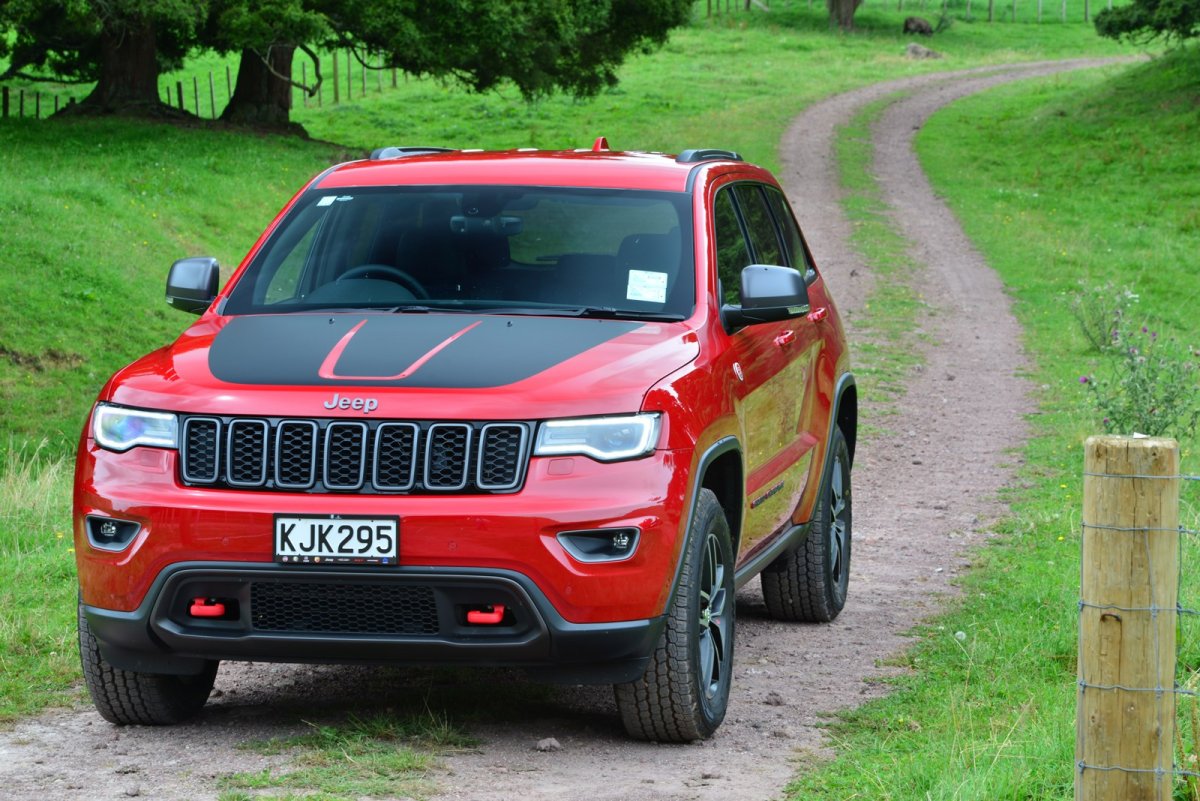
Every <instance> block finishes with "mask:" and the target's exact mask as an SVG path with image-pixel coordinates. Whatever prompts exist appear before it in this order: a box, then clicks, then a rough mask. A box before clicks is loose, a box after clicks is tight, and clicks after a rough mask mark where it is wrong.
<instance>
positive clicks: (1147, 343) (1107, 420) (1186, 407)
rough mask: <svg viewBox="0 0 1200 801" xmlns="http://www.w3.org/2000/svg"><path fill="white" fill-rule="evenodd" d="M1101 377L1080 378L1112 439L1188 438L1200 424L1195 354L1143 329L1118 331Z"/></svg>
mask: <svg viewBox="0 0 1200 801" xmlns="http://www.w3.org/2000/svg"><path fill="white" fill-rule="evenodd" d="M1109 349H1110V350H1111V352H1112V356H1113V358H1112V359H1111V360H1110V361H1109V365H1108V370H1107V375H1106V376H1104V377H1096V376H1091V375H1088V376H1083V377H1081V378H1080V379H1079V381H1080V382H1081V383H1083V384H1085V385H1086V386H1087V388H1088V390H1089V391H1090V392H1089V394H1090V396H1091V398H1092V401H1093V403H1094V404H1095V405H1096V409H1097V411H1099V412H1100V414H1101V416H1102V417H1103V420H1104V428H1105V430H1107V431H1109V432H1112V433H1117V434H1133V433H1139V434H1147V435H1149V436H1174V437H1179V438H1182V437H1185V436H1191V435H1192V434H1194V433H1195V432H1196V426H1197V423H1200V386H1198V384H1197V382H1198V381H1200V366H1198V364H1197V360H1198V359H1200V351H1197V350H1193V349H1191V348H1187V347H1184V346H1182V345H1181V344H1179V343H1178V342H1176V341H1174V340H1171V339H1168V338H1166V337H1159V336H1158V333H1157V332H1154V331H1150V330H1148V329H1147V328H1146V327H1145V326H1143V327H1142V328H1141V329H1140V330H1137V329H1134V330H1132V331H1130V330H1129V329H1121V328H1118V329H1117V330H1116V332H1115V334H1114V336H1112V338H1111V344H1110V345H1109Z"/></svg>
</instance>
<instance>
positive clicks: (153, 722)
mask: <svg viewBox="0 0 1200 801" xmlns="http://www.w3.org/2000/svg"><path fill="white" fill-rule="evenodd" d="M79 659H80V661H81V662H82V664H83V680H84V683H86V684H87V688H88V692H89V693H91V696H92V703H94V704H95V705H96V711H97V712H99V713H100V717H102V718H104V719H105V720H107V721H108V722H109V723H116V724H117V725H119V726H124V725H129V724H140V725H143V726H168V725H171V724H173V723H180V722H182V721H184V720H187V719H188V718H190V717H192V716H193V715H195V714H196V713H197V712H199V711H200V709H201V708H202V707H203V706H204V704H205V703H206V702H207V701H208V695H209V693H211V692H212V688H213V682H214V681H215V680H216V678H217V662H215V661H211V662H208V663H206V664H205V667H204V669H203V670H202V671H200V673H198V674H196V675H195V676H173V675H165V674H159V673H138V672H135V671H132V670H121V669H120V668H116V667H113V666H112V665H110V664H109V663H108V662H106V661H105V659H104V656H103V655H102V654H101V653H100V646H99V644H98V643H97V641H96V635H94V634H92V630H91V628H90V627H89V626H88V622H87V617H85V616H84V614H83V604H80V605H79Z"/></svg>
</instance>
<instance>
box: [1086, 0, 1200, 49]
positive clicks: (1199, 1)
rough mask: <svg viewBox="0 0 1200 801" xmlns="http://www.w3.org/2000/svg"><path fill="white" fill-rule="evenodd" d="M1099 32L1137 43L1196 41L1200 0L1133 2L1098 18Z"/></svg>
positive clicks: (1142, 0) (1198, 30) (1138, 0)
mask: <svg viewBox="0 0 1200 801" xmlns="http://www.w3.org/2000/svg"><path fill="white" fill-rule="evenodd" d="M1096 31H1097V32H1098V33H1099V34H1100V35H1101V36H1107V37H1109V38H1110V39H1122V38H1124V39H1129V40H1130V41H1135V42H1145V41H1149V40H1151V39H1155V38H1157V37H1160V36H1161V37H1162V38H1164V39H1167V40H1168V41H1169V40H1172V39H1177V40H1183V39H1192V38H1195V37H1197V36H1200V0H1133V2H1132V3H1130V4H1129V5H1123V6H1118V7H1116V8H1108V9H1105V10H1103V11H1101V12H1100V13H1099V14H1097V15H1096Z"/></svg>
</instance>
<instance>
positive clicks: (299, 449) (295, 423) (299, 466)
mask: <svg viewBox="0 0 1200 801" xmlns="http://www.w3.org/2000/svg"><path fill="white" fill-rule="evenodd" d="M316 480H317V424H316V423H314V422H313V421H311V420H283V421H282V422H280V423H279V425H278V426H276V428H275V485H276V486H278V487H282V488H284V489H308V488H309V487H311V486H312V485H313V484H315V483H316Z"/></svg>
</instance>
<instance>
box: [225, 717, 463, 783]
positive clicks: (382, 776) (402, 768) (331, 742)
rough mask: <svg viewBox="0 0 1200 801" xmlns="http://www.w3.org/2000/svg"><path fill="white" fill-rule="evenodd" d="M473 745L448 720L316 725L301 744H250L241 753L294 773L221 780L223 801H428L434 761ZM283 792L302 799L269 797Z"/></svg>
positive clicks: (352, 719) (378, 720)
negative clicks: (281, 761)
mask: <svg viewBox="0 0 1200 801" xmlns="http://www.w3.org/2000/svg"><path fill="white" fill-rule="evenodd" d="M310 725H311V724H310ZM473 744H474V741H473V740H472V739H471V738H469V737H466V736H465V735H463V734H462V733H461V732H459V731H458V729H457V728H456V727H454V726H453V725H451V724H450V723H449V722H448V721H447V720H445V719H443V718H439V717H436V716H434V715H431V714H426V715H424V716H420V717H417V716H413V717H400V718H398V717H396V716H393V715H387V714H384V715H375V716H371V717H365V718H363V717H357V716H354V715H351V716H350V717H349V718H348V719H346V720H345V721H341V722H339V723H336V724H332V725H312V731H311V732H310V733H308V734H305V735H301V736H299V737H290V738H287V739H282V740H281V739H272V740H266V741H257V742H250V743H244V744H243V745H242V746H241V747H243V748H246V749H248V750H252V751H255V752H257V753H260V754H264V755H280V754H282V755H285V756H287V758H288V759H287V767H286V768H282V769H277V770H272V769H269V768H268V769H264V770H262V771H260V772H257V773H239V774H233V775H230V776H225V777H223V778H222V779H221V780H220V781H219V785H220V786H221V787H222V788H223V789H224V790H225V792H223V793H222V795H221V799H222V801H239V800H240V799H243V798H244V799H250V798H276V799H282V798H293V797H298V798H305V799H313V798H316V799H326V800H327V801H334V799H359V798H363V797H368V798H376V797H382V796H387V797H389V798H394V797H396V796H402V797H423V796H425V795H427V794H428V793H429V792H431V790H432V789H433V785H432V784H431V782H430V781H429V779H428V777H427V774H428V773H429V771H430V770H431V769H432V768H433V767H434V765H435V763H436V758H435V756H434V754H435V753H444V752H447V751H450V750H460V749H463V748H468V747H470V746H472V745H473ZM275 789H284V790H289V791H290V790H295V791H298V793H297V795H293V794H292V793H290V792H289V793H285V794H284V795H282V796H276V795H263V792H262V791H269V790H275ZM246 791H256V792H254V794H253V795H251V794H250V793H248V792H246Z"/></svg>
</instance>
